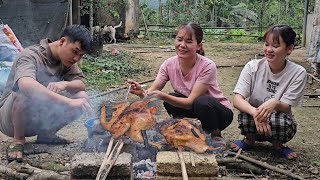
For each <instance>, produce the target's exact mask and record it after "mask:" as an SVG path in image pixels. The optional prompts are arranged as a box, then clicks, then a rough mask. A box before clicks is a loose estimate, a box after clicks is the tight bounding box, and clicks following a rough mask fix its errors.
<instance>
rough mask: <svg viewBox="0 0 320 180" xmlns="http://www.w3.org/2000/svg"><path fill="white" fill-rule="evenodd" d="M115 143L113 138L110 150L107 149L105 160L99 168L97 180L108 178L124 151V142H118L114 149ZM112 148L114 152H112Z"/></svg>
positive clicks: (109, 146) (110, 142)
mask: <svg viewBox="0 0 320 180" xmlns="http://www.w3.org/2000/svg"><path fill="white" fill-rule="evenodd" d="M113 141H114V138H113V137H111V139H110V141H109V145H108V148H107V152H106V154H105V156H104V159H103V162H102V164H101V166H100V168H99V171H98V174H97V177H96V180H100V179H102V180H104V179H106V178H107V176H108V174H109V172H110V170H111V168H112V166H113V165H114V163H115V162H116V160H117V158H118V156H119V154H120V152H121V150H122V147H123V144H124V143H123V141H122V140H119V141H117V143H116V145H115V146H114V147H113V148H112V145H113ZM111 148H112V151H111ZM110 151H111V153H110Z"/></svg>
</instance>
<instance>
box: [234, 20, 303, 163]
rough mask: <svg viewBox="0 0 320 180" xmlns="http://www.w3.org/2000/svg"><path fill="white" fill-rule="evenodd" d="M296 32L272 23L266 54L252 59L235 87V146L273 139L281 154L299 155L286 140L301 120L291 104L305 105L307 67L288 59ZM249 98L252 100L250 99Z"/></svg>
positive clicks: (236, 147)
mask: <svg viewBox="0 0 320 180" xmlns="http://www.w3.org/2000/svg"><path fill="white" fill-rule="evenodd" d="M295 36H296V33H295V32H294V31H293V30H292V28H291V27H289V26H287V25H275V26H272V27H270V28H269V29H268V30H267V32H266V33H265V35H264V41H265V43H264V46H263V50H264V56H265V57H264V58H262V59H256V60H252V61H250V62H248V63H247V64H246V66H245V67H244V68H243V70H242V72H241V74H240V77H239V79H238V82H237V85H236V87H235V89H234V91H233V92H234V93H235V97H234V101H233V104H234V107H235V108H237V109H238V110H239V111H240V114H239V115H238V123H239V128H240V130H241V134H243V135H245V136H246V139H245V140H243V141H241V140H237V141H235V142H234V143H233V144H232V145H231V148H232V149H233V150H234V151H238V150H239V149H240V148H241V149H243V150H245V149H248V148H249V147H250V146H251V145H253V144H254V143H255V141H269V142H271V143H272V144H273V146H274V148H275V149H276V150H277V151H278V152H279V155H280V156H283V157H285V158H287V159H295V158H296V157H297V154H296V153H295V152H294V151H293V150H292V149H290V148H289V147H285V146H284V145H283V144H284V143H286V142H288V141H290V140H291V139H292V138H293V137H294V135H295V133H296V131H297V123H296V121H295V119H294V117H293V115H292V111H291V106H298V105H301V103H302V100H303V90H304V87H305V85H306V79H307V76H306V70H305V69H304V68H303V67H302V66H300V65H297V64H295V63H293V62H291V61H289V60H288V59H287V56H288V55H290V54H291V52H292V51H293V47H294V41H295ZM247 98H248V99H249V100H248V101H247V100H246V99H247Z"/></svg>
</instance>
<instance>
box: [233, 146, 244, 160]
mask: <svg viewBox="0 0 320 180" xmlns="http://www.w3.org/2000/svg"><path fill="white" fill-rule="evenodd" d="M241 151H242V148H239V150H238V152H237V154H236V156H234V158H235V159H238V158H239V156H240V154H241Z"/></svg>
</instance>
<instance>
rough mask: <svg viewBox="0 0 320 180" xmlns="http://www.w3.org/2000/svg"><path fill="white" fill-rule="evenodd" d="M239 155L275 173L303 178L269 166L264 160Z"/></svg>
mask: <svg viewBox="0 0 320 180" xmlns="http://www.w3.org/2000/svg"><path fill="white" fill-rule="evenodd" d="M228 153H229V154H232V155H236V153H234V152H228ZM239 157H240V158H241V159H243V160H246V161H248V162H251V163H253V164H256V165H259V166H261V167H264V168H266V169H270V170H272V171H275V172H277V173H281V174H284V175H287V176H289V177H291V178H295V179H300V180H301V179H304V178H303V177H301V176H299V175H296V174H293V173H291V172H290V171H286V170H283V169H280V168H277V167H275V166H271V165H269V164H268V163H266V162H262V161H258V160H256V159H253V158H250V157H248V156H244V155H239Z"/></svg>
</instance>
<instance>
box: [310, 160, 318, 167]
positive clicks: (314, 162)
mask: <svg viewBox="0 0 320 180" xmlns="http://www.w3.org/2000/svg"><path fill="white" fill-rule="evenodd" d="M311 164H312V165H315V166H318V167H320V160H314V161H312V162H311Z"/></svg>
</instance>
